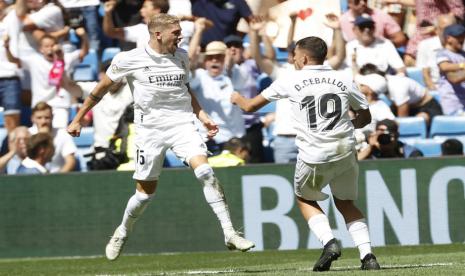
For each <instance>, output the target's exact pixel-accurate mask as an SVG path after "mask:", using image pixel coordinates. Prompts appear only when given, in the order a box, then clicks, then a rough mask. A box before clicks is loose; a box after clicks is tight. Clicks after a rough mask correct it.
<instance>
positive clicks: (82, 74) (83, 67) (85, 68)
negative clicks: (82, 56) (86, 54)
mask: <svg viewBox="0 0 465 276" xmlns="http://www.w3.org/2000/svg"><path fill="white" fill-rule="evenodd" d="M73 80H74V81H95V80H96V74H95V73H94V70H93V69H92V67H91V66H90V65H89V64H79V65H78V66H76V67H75V68H74V72H73Z"/></svg>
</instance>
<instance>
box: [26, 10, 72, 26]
mask: <svg viewBox="0 0 465 276" xmlns="http://www.w3.org/2000/svg"><path fill="white" fill-rule="evenodd" d="M29 18H30V19H31V21H32V22H34V24H35V25H36V26H37V27H39V28H41V29H44V30H50V29H53V30H57V29H60V28H62V27H63V26H64V22H63V15H62V13H61V10H60V8H59V7H57V6H55V5H47V6H45V7H44V8H42V9H40V10H39V11H38V12H36V13H32V14H30V15H29Z"/></svg>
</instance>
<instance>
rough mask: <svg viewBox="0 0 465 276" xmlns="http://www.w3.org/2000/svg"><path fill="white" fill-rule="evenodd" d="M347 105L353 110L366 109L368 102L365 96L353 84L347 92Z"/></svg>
mask: <svg viewBox="0 0 465 276" xmlns="http://www.w3.org/2000/svg"><path fill="white" fill-rule="evenodd" d="M349 105H350V107H351V108H352V109H353V110H360V109H368V101H367V99H366V97H365V95H363V93H362V92H360V90H358V88H357V85H356V84H355V83H354V82H352V85H351V88H350V90H349Z"/></svg>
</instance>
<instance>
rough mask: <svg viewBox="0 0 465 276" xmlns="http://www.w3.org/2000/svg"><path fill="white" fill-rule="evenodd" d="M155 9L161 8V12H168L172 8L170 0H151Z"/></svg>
mask: <svg viewBox="0 0 465 276" xmlns="http://www.w3.org/2000/svg"><path fill="white" fill-rule="evenodd" d="M150 2H152V5H153V7H154V8H155V9H160V12H161V13H168V10H169V9H170V2H169V1H168V0H151V1H150Z"/></svg>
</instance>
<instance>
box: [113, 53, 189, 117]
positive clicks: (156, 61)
mask: <svg viewBox="0 0 465 276" xmlns="http://www.w3.org/2000/svg"><path fill="white" fill-rule="evenodd" d="M106 74H107V75H108V77H109V78H110V79H111V80H112V81H115V82H119V81H121V79H122V78H124V77H126V80H127V82H128V84H129V87H130V89H131V91H132V92H133V96H134V123H136V124H139V125H143V126H169V125H178V124H182V123H187V122H193V116H192V104H191V96H190V94H189V92H188V89H187V83H188V81H189V79H188V76H189V59H188V57H187V53H186V51H184V50H182V49H177V50H176V52H175V53H174V54H158V53H156V52H155V51H154V50H152V49H151V48H150V46H148V44H147V45H146V46H145V47H144V48H135V49H133V50H131V51H127V52H121V53H118V54H117V55H116V56H115V57H114V58H113V61H112V62H111V66H110V67H109V68H108V70H107V72H106Z"/></svg>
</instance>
